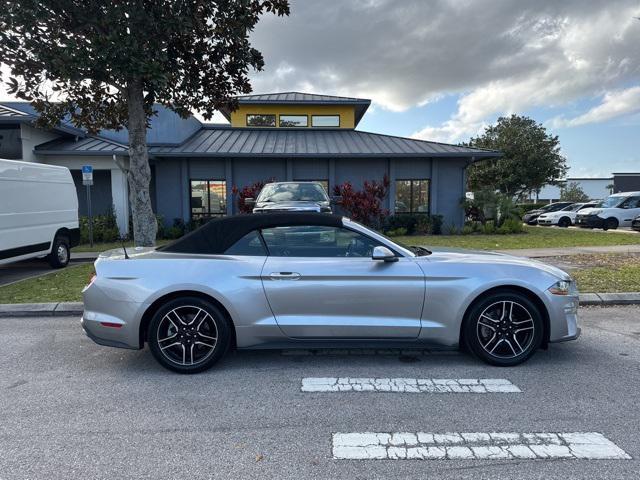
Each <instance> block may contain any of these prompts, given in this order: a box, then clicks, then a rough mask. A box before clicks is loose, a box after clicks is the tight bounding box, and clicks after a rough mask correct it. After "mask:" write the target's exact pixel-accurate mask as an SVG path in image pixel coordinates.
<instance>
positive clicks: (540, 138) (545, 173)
mask: <svg viewBox="0 0 640 480" xmlns="http://www.w3.org/2000/svg"><path fill="white" fill-rule="evenodd" d="M467 145H468V146H471V147H479V148H488V149H491V150H499V151H501V152H502V153H503V156H502V157H500V158H497V159H493V160H485V161H480V162H476V163H474V164H473V165H471V166H470V167H469V170H468V178H469V188H470V189H471V190H473V191H476V190H483V189H491V190H497V191H500V192H501V193H504V194H507V195H511V196H518V195H521V194H523V193H525V192H528V191H535V190H539V189H541V188H542V187H543V186H544V185H546V184H549V183H553V182H555V181H557V180H558V179H559V178H561V177H563V176H564V175H565V173H566V171H567V165H566V159H565V158H564V157H563V156H562V155H561V154H560V141H559V140H558V137H557V136H552V135H550V134H548V133H547V131H546V129H545V128H544V127H543V126H542V125H541V124H539V123H536V122H535V120H533V119H531V118H529V117H524V116H518V115H512V116H510V117H500V118H499V119H498V122H497V123H496V124H495V125H492V126H490V127H488V128H487V129H485V131H484V133H483V134H482V135H481V136H479V137H477V138H472V139H471V140H470V141H469V143H468V144H467Z"/></svg>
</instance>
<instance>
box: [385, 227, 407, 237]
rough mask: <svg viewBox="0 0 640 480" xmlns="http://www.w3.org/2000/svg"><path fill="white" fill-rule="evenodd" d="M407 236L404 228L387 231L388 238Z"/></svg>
mask: <svg viewBox="0 0 640 480" xmlns="http://www.w3.org/2000/svg"><path fill="white" fill-rule="evenodd" d="M406 234H407V229H406V228H404V227H398V228H396V229H393V230H387V235H389V236H390V237H403V236H405V235H406Z"/></svg>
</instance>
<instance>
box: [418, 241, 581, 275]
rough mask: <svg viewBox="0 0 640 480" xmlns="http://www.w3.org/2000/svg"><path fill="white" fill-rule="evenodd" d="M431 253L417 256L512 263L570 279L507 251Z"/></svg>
mask: <svg viewBox="0 0 640 480" xmlns="http://www.w3.org/2000/svg"><path fill="white" fill-rule="evenodd" d="M431 251H432V253H431V255H428V256H425V257H417V258H421V259H426V260H428V261H430V262H453V263H469V264H472V263H486V264H492V265H512V266H521V267H528V268H536V269H538V270H542V271H544V272H546V273H548V274H550V275H553V276H554V277H557V278H558V279H559V280H569V279H570V278H571V277H570V275H569V274H568V273H567V272H565V271H564V270H561V269H559V268H556V267H554V266H551V265H548V264H546V263H542V262H539V261H537V260H532V259H530V258H524V257H515V256H513V255H507V254H505V253H498V252H487V251H479V250H465V249H461V248H434V249H431Z"/></svg>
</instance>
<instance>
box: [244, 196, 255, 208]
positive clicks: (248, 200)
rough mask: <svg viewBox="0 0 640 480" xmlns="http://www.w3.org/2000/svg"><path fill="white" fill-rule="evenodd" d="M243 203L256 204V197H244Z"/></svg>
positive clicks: (249, 205) (251, 205) (250, 205)
mask: <svg viewBox="0 0 640 480" xmlns="http://www.w3.org/2000/svg"><path fill="white" fill-rule="evenodd" d="M244 204H245V205H246V206H247V207H253V206H254V205H255V204H256V199H255V198H245V199H244Z"/></svg>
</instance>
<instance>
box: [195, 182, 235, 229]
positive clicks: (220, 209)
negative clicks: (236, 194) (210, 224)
mask: <svg viewBox="0 0 640 480" xmlns="http://www.w3.org/2000/svg"><path fill="white" fill-rule="evenodd" d="M226 214H227V182H226V181H224V180H191V218H193V219H198V218H208V217H212V216H222V215H226Z"/></svg>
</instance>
